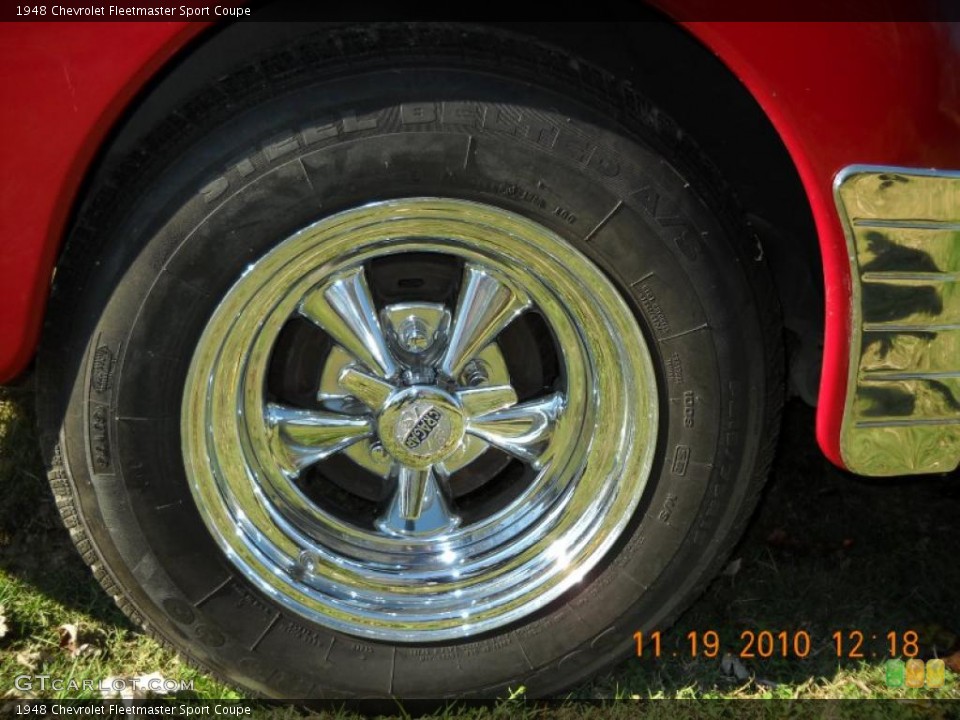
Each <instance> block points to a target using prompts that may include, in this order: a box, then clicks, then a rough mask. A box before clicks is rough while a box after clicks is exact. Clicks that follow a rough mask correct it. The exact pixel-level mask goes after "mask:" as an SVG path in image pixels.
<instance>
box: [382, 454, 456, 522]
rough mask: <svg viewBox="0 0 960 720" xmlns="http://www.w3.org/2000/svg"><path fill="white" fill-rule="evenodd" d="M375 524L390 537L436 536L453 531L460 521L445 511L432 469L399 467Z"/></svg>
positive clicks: (446, 508) (447, 509)
mask: <svg viewBox="0 0 960 720" xmlns="http://www.w3.org/2000/svg"><path fill="white" fill-rule="evenodd" d="M376 524H377V527H378V528H379V529H380V530H381V531H383V532H385V533H388V534H391V535H436V534H439V533H442V532H445V531H448V530H452V529H454V528H456V527H457V525H459V524H460V518H458V517H457V516H456V515H453V514H452V513H451V512H450V509H449V508H448V507H447V502H446V499H445V498H444V497H443V492H442V491H441V489H440V485H439V483H438V482H437V475H436V472H435V471H434V469H433V468H432V467H428V468H425V469H422V470H417V469H414V468H409V467H406V466H401V468H400V473H399V475H398V477H397V489H396V491H395V492H394V495H393V498H392V499H391V501H390V505H389V507H388V508H387V513H386V514H385V515H384V516H383V517H381V518H380V519H379V520H377V523H376Z"/></svg>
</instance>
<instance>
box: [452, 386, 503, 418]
mask: <svg viewBox="0 0 960 720" xmlns="http://www.w3.org/2000/svg"><path fill="white" fill-rule="evenodd" d="M457 397H458V398H459V399H460V402H461V403H463V409H464V412H466V414H467V417H480V416H481V415H487V414H488V413H492V412H495V411H497V410H504V409H506V408H508V407H510V406H512V405H516V404H517V393H516V391H515V390H514V389H513V388H512V387H510V386H509V385H492V386H488V387H478V388H469V389H468V390H461V391H460V392H458V393H457Z"/></svg>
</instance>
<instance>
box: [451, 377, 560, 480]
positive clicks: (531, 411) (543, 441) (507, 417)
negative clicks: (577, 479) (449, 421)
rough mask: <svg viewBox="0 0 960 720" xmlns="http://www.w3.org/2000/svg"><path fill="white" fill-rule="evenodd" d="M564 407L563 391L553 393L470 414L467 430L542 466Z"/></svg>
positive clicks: (520, 457)
mask: <svg viewBox="0 0 960 720" xmlns="http://www.w3.org/2000/svg"><path fill="white" fill-rule="evenodd" d="M562 411H563V395H562V394H561V393H554V394H553V395H548V396H546V397H544V398H540V399H539V400H532V401H530V402H526V403H522V404H520V405H514V406H513V407H511V408H507V409H505V410H497V411H495V412H492V413H489V414H487V415H482V416H480V417H474V418H471V419H470V420H469V421H468V423H467V428H466V431H467V433H468V434H470V435H474V436H476V437H479V438H481V439H483V440H486V441H487V442H488V443H490V444H491V445H493V446H494V447H498V448H500V449H501V450H503V451H504V452H506V453H509V454H510V455H513V456H514V457H516V458H519V459H520V460H523V461H524V462H527V463H530V464H531V465H532V466H533V467H535V468H538V469H539V468H540V466H541V462H540V457H541V455H542V454H543V451H544V449H545V448H546V446H547V445H548V444H549V442H550V438H551V436H552V435H553V431H554V426H555V424H556V421H557V418H558V417H559V416H560V413H561V412H562Z"/></svg>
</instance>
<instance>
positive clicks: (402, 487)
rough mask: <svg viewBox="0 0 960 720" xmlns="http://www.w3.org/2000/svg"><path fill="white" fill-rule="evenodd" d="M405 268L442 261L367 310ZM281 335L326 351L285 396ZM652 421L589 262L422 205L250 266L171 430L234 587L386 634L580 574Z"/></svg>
mask: <svg viewBox="0 0 960 720" xmlns="http://www.w3.org/2000/svg"><path fill="white" fill-rule="evenodd" d="M423 258H427V259H432V260H434V261H435V262H436V263H437V264H439V265H442V266H443V267H445V272H444V273H440V276H441V277H440V279H439V280H438V281H437V282H436V283H434V285H435V287H433V288H432V289H425V288H418V287H417V284H416V283H413V287H412V289H407V290H406V291H405V293H404V294H403V301H402V302H389V301H382V302H381V301H378V298H382V297H385V296H386V295H388V294H389V293H387V292H386V291H384V290H383V289H382V288H378V287H377V285H376V283H374V282H371V280H370V278H371V277H373V278H380V281H381V282H383V277H384V275H385V272H384V271H383V270H382V267H381V266H382V265H383V263H387V264H388V265H389V267H390V268H391V273H392V275H390V276H391V277H395V276H397V274H398V273H399V275H400V277H401V282H400V285H401V286H402V285H403V282H402V279H403V278H402V276H403V269H404V267H406V264H407V263H416V262H417V261H418V260H421V261H422V259H423ZM418 272H419V271H418ZM418 277H419V275H418ZM408 285H409V283H408ZM445 299H446V300H447V302H444V300H445ZM524 318H526V320H524ZM304 321H306V322H307V324H308V325H309V326H310V328H312V330H304V329H303V328H302V325H303V322H304ZM291 323H299V324H300V325H301V330H300V333H301V335H307V336H310V335H314V336H318V337H319V338H321V339H320V340H318V342H319V343H320V344H321V345H322V347H323V348H324V349H323V350H322V351H320V352H318V353H316V355H315V357H316V363H315V364H314V365H308V366H307V369H306V375H307V376H308V384H309V376H310V375H311V374H312V377H313V378H314V380H315V383H316V393H315V394H314V397H312V398H308V399H307V400H306V401H304V399H303V397H302V396H301V397H300V398H299V399H298V400H294V401H293V402H291V401H290V400H288V399H285V398H284V397H283V394H284V393H283V390H282V389H280V390H277V389H276V387H275V385H277V384H278V383H275V382H273V381H272V378H275V376H276V375H277V373H278V371H277V370H276V368H277V367H281V368H289V367H291V365H293V366H296V367H298V368H300V369H301V372H303V365H304V363H303V361H298V362H296V363H291V362H289V361H288V360H287V361H285V359H284V358H283V357H282V356H283V355H284V353H285V352H286V354H288V355H289V354H290V353H291V352H294V351H292V350H291V349H290V347H291V344H290V343H284V342H279V341H278V338H280V337H282V336H284V334H285V333H287V332H289V330H288V328H289V327H290V324H291ZM509 334H512V336H513V337H512V339H511V338H508V337H506V336H507V335H509ZM293 345H296V343H293ZM281 346H282V347H281ZM283 348H286V350H285V351H284V349H283ZM526 353H529V355H527V356H526V357H524V354H526ZM516 354H519V355H521V356H520V357H511V356H512V355H516ZM534 356H536V357H539V358H547V360H546V361H544V360H542V359H541V360H540V361H539V362H538V365H539V366H541V371H540V372H539V373H538V374H537V377H536V380H535V381H534V382H531V381H530V379H529V378H526V379H525V383H524V386H523V387H520V388H518V387H515V386H514V384H513V383H512V380H511V368H514V369H515V370H516V371H517V374H519V375H529V372H527V370H526V368H527V366H529V365H530V364H531V363H533V361H534ZM544 366H545V367H551V368H553V371H552V372H546V371H543V369H542V367H544ZM280 372H281V374H282V371H280ZM283 384H284V383H283V379H282V378H281V381H280V382H279V385H281V386H282V385H283ZM298 403H299V404H298ZM656 419H657V399H656V391H655V382H654V378H653V370H652V364H651V360H650V356H649V353H648V352H647V350H646V344H645V341H644V338H643V336H642V334H641V332H640V329H639V327H638V324H637V322H636V320H635V319H634V317H633V315H632V313H631V312H630V310H629V308H628V307H627V305H626V303H625V302H624V301H623V300H622V298H621V296H620V295H619V294H618V292H617V291H616V289H615V288H614V287H613V285H612V284H611V283H610V282H609V281H608V280H607V279H606V278H605V276H604V275H603V274H602V273H601V272H600V270H599V269H598V268H597V267H596V266H595V265H594V264H593V263H592V262H590V261H589V260H587V259H586V258H585V257H584V256H583V255H582V254H580V253H579V252H578V251H576V250H575V249H574V248H572V247H571V246H570V245H569V244H568V243H566V242H564V241H563V240H561V239H560V238H559V237H558V236H556V235H555V234H553V233H552V232H550V231H548V230H547V229H545V228H544V227H542V226H540V225H537V224H535V223H533V222H531V221H529V220H526V219H524V218H521V217H519V216H517V215H514V214H512V213H510V212H507V211H505V210H502V209H498V208H493V207H490V206H484V205H479V204H476V203H470V202H464V201H458V200H439V199H429V198H427V199H409V200H398V201H390V202H383V203H377V204H373V205H369V206H365V207H361V208H357V209H356V210H352V211H347V212H343V213H340V214H338V215H335V216H333V217H330V218H328V219H326V220H323V221H321V222H319V223H317V224H316V225H314V226H311V227H310V228H307V229H305V230H303V231H302V232H300V233H298V234H296V235H295V236H293V237H292V238H290V239H289V240H287V241H286V242H284V243H281V244H280V245H279V246H278V247H277V248H276V249H275V250H273V251H271V252H270V253H268V254H267V255H266V256H265V257H263V258H262V259H261V260H260V261H258V262H257V263H256V264H254V265H253V266H251V267H250V268H249V269H248V271H247V272H246V273H245V274H244V276H243V277H242V278H241V279H240V281H239V282H238V283H237V284H236V285H235V286H234V288H233V290H232V291H231V292H230V293H229V294H228V295H227V297H226V298H225V299H224V300H223V302H222V303H221V304H220V306H219V307H218V308H217V311H216V312H215V313H214V316H213V318H211V320H210V322H209V324H208V326H207V329H206V331H205V333H204V335H203V338H202V339H201V342H200V344H199V346H198V348H197V351H196V353H195V355H194V360H193V364H192V366H191V371H190V374H189V378H188V383H187V392H186V393H185V396H184V405H183V417H182V420H183V425H184V434H183V438H184V440H183V447H184V454H185V457H186V460H187V469H188V474H189V476H190V478H191V480H192V485H193V491H194V494H195V497H196V500H197V503H198V506H199V507H200V509H201V512H202V514H203V515H204V517H205V519H206V521H207V523H208V525H209V527H210V529H211V530H212V531H213V533H214V535H215V536H216V537H217V539H218V541H219V542H220V544H221V546H222V547H223V548H224V549H225V550H226V551H227V555H228V557H230V558H231V560H232V561H233V562H234V563H235V565H236V566H237V567H238V568H239V569H240V570H241V571H242V572H243V573H244V574H245V575H246V576H247V577H248V579H250V580H251V581H253V582H254V583H255V584H256V585H258V586H260V587H261V588H263V589H265V590H267V591H269V592H271V593H272V594H273V595H274V596H276V597H277V598H278V599H279V600H280V601H281V602H282V603H283V604H285V605H286V606H288V607H289V608H291V609H293V610H295V611H297V612H299V613H301V614H303V615H305V616H306V617H308V618H311V619H315V620H317V621H319V622H323V623H325V624H327V625H331V626H333V627H336V628H339V629H343V630H347V631H350V632H353V633H358V634H363V635H367V636H371V637H377V638H383V639H392V640H425V639H430V640H434V639H443V638H450V637H459V636H469V635H473V634H476V633H479V632H483V631H486V630H489V629H491V628H494V627H498V626H501V625H503V624H505V623H508V622H510V621H512V620H515V619H517V618H519V617H523V616H525V615H527V614H529V613H530V612H532V611H534V610H535V609H536V608H538V607H541V606H543V605H544V604H545V603H547V602H549V601H550V600H551V599H553V598H554V597H556V596H557V595H559V594H560V593H562V592H563V591H564V590H565V589H567V588H569V587H570V586H571V585H572V584H573V583H575V582H577V581H578V579H579V578H582V577H583V575H584V574H585V573H586V572H588V571H589V570H590V568H591V567H593V566H594V565H595V564H596V562H597V561H598V560H599V559H600V557H602V555H603V553H604V552H605V550H606V549H607V548H608V547H609V546H610V544H611V543H613V542H614V541H615V540H616V539H617V537H618V535H619V533H620V531H621V530H622V529H623V527H624V526H625V524H626V523H627V521H628V520H629V518H630V516H631V514H632V512H633V509H634V508H635V506H636V503H637V501H638V499H639V497H640V496H641V491H642V488H643V485H644V483H645V482H646V478H647V473H648V472H649V467H650V463H651V461H652V454H653V448H654V444H655V433H656ZM377 479H379V484H377V482H376V481H377ZM371 483H372V489H370V488H371Z"/></svg>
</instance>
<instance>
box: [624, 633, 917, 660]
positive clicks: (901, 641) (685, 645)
mask: <svg viewBox="0 0 960 720" xmlns="http://www.w3.org/2000/svg"><path fill="white" fill-rule="evenodd" d="M829 637H830V639H831V640H832V645H833V649H834V650H835V652H836V654H837V657H838V658H847V659H852V660H856V659H860V658H876V657H890V658H896V657H905V658H913V657H916V656H917V655H918V654H919V652H920V645H919V643H920V637H919V635H918V634H917V632H916V631H915V630H904V631H898V630H890V631H888V632H886V633H879V634H878V633H865V632H863V631H861V630H835V631H833V632H832V633H830V636H829ZM633 639H634V642H635V643H636V655H637V657H653V658H660V657H666V656H672V657H679V656H681V655H683V656H687V657H705V658H714V657H718V656H719V655H720V653H721V652H729V653H731V654H733V655H735V656H737V657H740V658H771V657H778V658H798V659H803V658H805V657H807V656H808V655H810V650H811V647H812V644H813V640H812V639H811V635H810V633H809V632H808V631H806V630H744V631H743V632H741V633H740V635H739V637H738V638H737V640H736V642H733V643H731V642H728V641H727V639H726V638H723V637H721V635H720V633H719V632H717V631H716V630H704V631H699V630H691V631H690V632H688V633H687V634H686V635H685V636H684V639H685V642H682V643H679V645H680V648H679V649H677V650H675V651H669V652H668V651H666V650H665V649H664V644H663V642H662V637H661V633H660V631H659V630H654V631H652V632H647V633H644V632H641V631H639V630H638V631H637V632H635V633H634V634H633Z"/></svg>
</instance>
